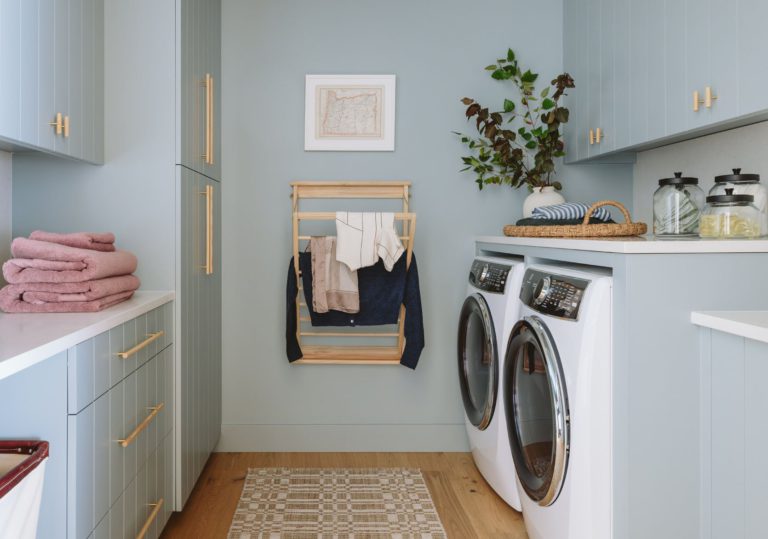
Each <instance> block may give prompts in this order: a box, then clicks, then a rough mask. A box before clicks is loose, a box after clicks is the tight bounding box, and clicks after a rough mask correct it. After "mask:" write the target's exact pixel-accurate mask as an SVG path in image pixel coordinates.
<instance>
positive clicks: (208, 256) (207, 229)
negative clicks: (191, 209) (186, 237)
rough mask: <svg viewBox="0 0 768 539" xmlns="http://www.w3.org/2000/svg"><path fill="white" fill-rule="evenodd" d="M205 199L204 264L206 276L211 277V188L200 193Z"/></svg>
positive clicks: (208, 187) (209, 186)
mask: <svg viewBox="0 0 768 539" xmlns="http://www.w3.org/2000/svg"><path fill="white" fill-rule="evenodd" d="M200 194H201V195H203V196H204V197H205V264H203V265H202V266H201V267H202V268H203V269H204V270H205V274H206V275H213V186H212V185H206V186H205V191H201V192H200Z"/></svg>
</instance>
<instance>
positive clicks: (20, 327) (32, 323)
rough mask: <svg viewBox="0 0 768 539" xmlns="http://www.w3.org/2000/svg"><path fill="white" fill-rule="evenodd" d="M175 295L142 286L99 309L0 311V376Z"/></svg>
mask: <svg viewBox="0 0 768 539" xmlns="http://www.w3.org/2000/svg"><path fill="white" fill-rule="evenodd" d="M173 298H174V292H172V291H143V290H140V291H138V292H136V293H135V294H134V296H133V297H132V298H131V299H129V300H128V301H124V302H123V303H119V304H117V305H115V306H114V307H110V308H109V309H105V310H103V311H101V312H98V313H45V314H6V313H0V380H2V379H3V378H6V377H8V376H11V375H12V374H15V373H17V372H19V371H21V370H24V369H26V368H28V367H30V366H32V365H34V364H35V363H39V362H40V361H43V360H45V359H47V358H49V357H51V356H53V355H56V354H58V353H59V352H61V351H63V350H66V349H67V348H69V347H71V346H74V345H76V344H78V343H81V342H83V341H85V340H88V339H90V338H91V337H95V336H96V335H98V334H100V333H103V332H104V331H107V330H109V329H111V328H113V327H115V326H117V325H120V324H122V323H123V322H127V321H128V320H130V319H132V318H136V317H137V316H141V315H142V314H144V313H146V312H149V311H151V310H152V309H154V308H155V307H159V306H160V305H163V304H165V303H168V302H169V301H172V300H173Z"/></svg>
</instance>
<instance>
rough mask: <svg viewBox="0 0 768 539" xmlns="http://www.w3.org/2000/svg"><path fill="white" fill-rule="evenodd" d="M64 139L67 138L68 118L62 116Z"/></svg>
mask: <svg viewBox="0 0 768 539" xmlns="http://www.w3.org/2000/svg"><path fill="white" fill-rule="evenodd" d="M64 138H69V116H64Z"/></svg>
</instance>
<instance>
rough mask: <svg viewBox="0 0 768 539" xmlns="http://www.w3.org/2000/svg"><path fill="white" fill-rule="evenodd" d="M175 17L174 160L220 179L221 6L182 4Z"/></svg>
mask: <svg viewBox="0 0 768 539" xmlns="http://www.w3.org/2000/svg"><path fill="white" fill-rule="evenodd" d="M179 19H180V22H179V26H180V31H179V32H178V39H179V46H178V48H177V54H178V55H179V57H178V65H179V71H180V72H179V82H178V84H179V85H180V88H179V94H180V97H181V102H180V108H181V116H180V122H179V124H178V127H179V129H180V131H179V136H178V137H177V139H176V140H177V145H178V147H177V161H176V162H177V163H178V164H181V165H184V166H185V167H187V168H189V169H191V170H194V171H195V172H198V173H200V174H203V175H205V176H208V177H209V178H213V179H215V180H221V142H220V141H221V120H220V118H221V113H220V111H221V106H220V104H221V97H220V96H221V92H220V91H219V89H220V88H221V2H220V1H216V0H189V1H187V2H184V3H183V4H182V8H181V9H180V10H179Z"/></svg>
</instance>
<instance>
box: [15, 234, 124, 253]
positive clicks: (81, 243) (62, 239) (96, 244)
mask: <svg viewBox="0 0 768 539" xmlns="http://www.w3.org/2000/svg"><path fill="white" fill-rule="evenodd" d="M29 239H31V240H39V241H47V242H50V243H59V244H61V245H68V246H69V247H79V248H80V249H91V250H93V251H104V252H111V251H114V250H115V246H114V243H115V235H114V234H112V233H111V232H104V233H98V232H73V233H71V234H58V233H56V232H45V231H44V230H35V231H34V232H32V234H30V235H29Z"/></svg>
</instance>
